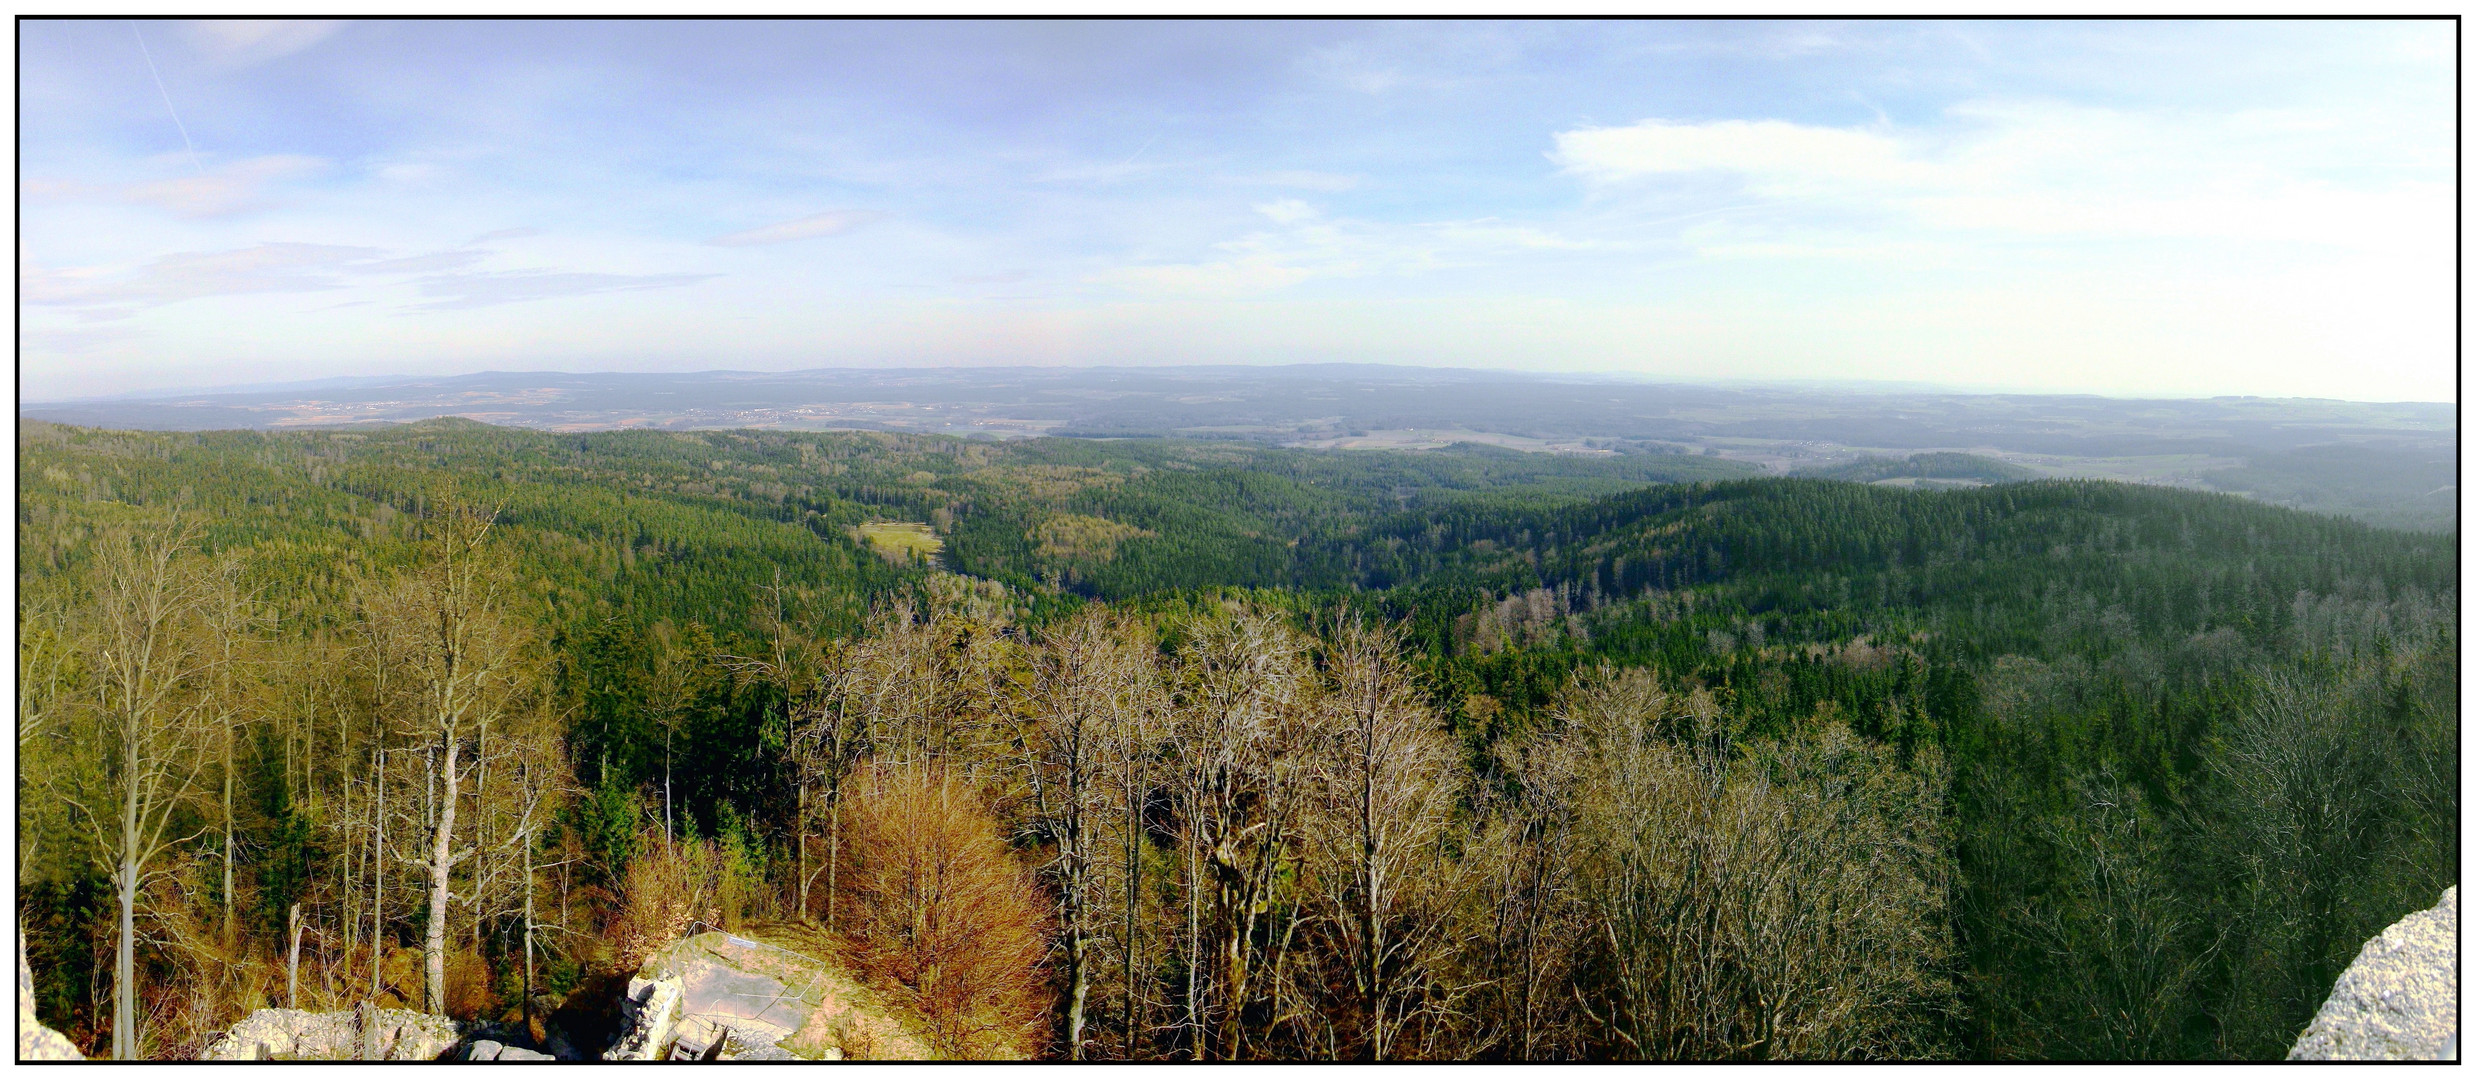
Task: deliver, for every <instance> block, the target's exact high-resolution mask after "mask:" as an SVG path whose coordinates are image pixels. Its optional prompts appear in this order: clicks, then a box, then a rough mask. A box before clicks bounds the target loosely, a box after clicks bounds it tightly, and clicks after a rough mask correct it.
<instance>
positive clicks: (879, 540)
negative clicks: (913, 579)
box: [851, 521, 946, 565]
mask: <svg viewBox="0 0 2476 1080" xmlns="http://www.w3.org/2000/svg"><path fill="white" fill-rule="evenodd" d="M851 531H852V532H853V534H854V535H855V537H856V538H857V539H859V540H861V541H862V542H864V543H866V544H868V546H870V547H872V548H875V549H876V551H877V554H879V555H883V556H885V557H886V558H887V559H888V560H890V561H892V562H894V563H895V564H897V565H908V564H911V563H913V562H922V563H933V562H936V561H937V554H938V553H939V552H941V551H944V550H945V549H946V542H945V541H943V540H940V539H938V538H937V531H936V530H934V529H931V528H929V527H928V526H927V525H924V524H921V523H919V522H915V521H871V522H868V523H866V524H862V525H856V526H853V527H852V530H851Z"/></svg>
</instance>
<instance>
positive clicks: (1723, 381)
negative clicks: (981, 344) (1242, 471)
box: [19, 361, 2458, 409]
mask: <svg viewBox="0 0 2476 1080" xmlns="http://www.w3.org/2000/svg"><path fill="white" fill-rule="evenodd" d="M1319 367H1321V368H1380V369H1389V370H1397V371H1403V372H1412V371H1430V372H1446V373H1454V374H1465V375H1476V376H1490V375H1501V376H1511V377H1518V378H1526V379H1540V380H1547V381H1564V380H1572V381H1577V382H1588V381H1596V380H1604V381H1616V382H1624V383H1634V384H1643V385H1676V386H1690V387H1698V388H1707V389H1718V390H1726V389H1745V390H1763V389H1776V390H1796V389H1837V390H1845V391H1850V392H1855V393H1861V394H1863V393H1882V394H1885V395H1902V394H1905V395H1918V394H1924V395H1936V396H1954V397H1970V396H1985V397H1999V396H2027V397H2094V398H2106V399H2111V400H2120V401H2207V400H2212V399H2223V398H2261V399H2265V400H2294V401H2337V402H2346V403H2349V404H2360V405H2425V404H2433V405H2455V404H2457V403H2458V401H2457V398H2456V397H2455V396H2453V397H2448V398H2441V399H2415V398H2392V399H2378V398H2347V397H2333V396H2327V395H2321V396H2315V395H2295V394H2287V395H2279V394H2199V393H2194V394H2123V393H2115V394H2110V393H2102V392H2097V391H2075V390H2061V389H2039V390H2015V389H2006V388H2003V387H1999V386H1986V385H1976V386H1971V385H1964V384H1954V383H1939V382H1925V381H1918V380H1899V379H1865V378H1840V379H1835V378H1829V377H1814V378H1771V379H1762V378H1736V379H1730V378H1696V377H1693V376H1690V375H1665V374H1657V373H1646V372H1633V371H1526V370H1520V369H1515V368H1487V367H1475V366H1449V365H1440V364H1385V363H1369V362H1358V361H1298V362H1295V363H1287V364H1208V363H1195V364H1005V365H971V364H918V365H873V366H862V365H840V366H836V365H824V366H818V367H808V368H783V369H779V370H766V369H760V368H722V367H717V368H678V369H646V370H611V369H576V370H562V369H557V368H477V369H474V370H470V371H441V372H382V373H378V374H372V375H327V376H313V377H308V378H300V379H277V380H268V381H260V382H238V383H208V384H195V385H185V386H171V387H164V388H160V389H145V390H128V391H120V392H113V393H103V394H94V395H88V396H83V397H60V398H34V397H28V396H24V395H21V396H20V397H19V406H20V408H21V409H23V408H26V407H40V406H47V405H72V404H84V403H99V402H110V401H129V400H144V399H151V398H165V397H189V396H214V395H224V394H251V393H269V392H275V391H281V390H290V389H307V388H312V387H316V386H319V385H337V386H346V385H351V386H384V385H389V384H395V383H412V382H416V381H444V380H452V379H470V378H481V377H487V376H502V377H504V376H525V375H540V376H563V377H570V378H592V377H597V376H606V375H658V376H672V377H684V376H696V375H713V376H796V375H828V374H837V373H850V374H884V373H892V372H917V373H922V374H929V373H947V372H966V371H991V372H1001V371H1027V372H1058V373H1066V372H1101V371H1126V372H1143V371H1162V372H1172V371H1179V370H1192V371H1197V372H1203V371H1229V370H1244V369H1251V368H1252V369H1262V370H1266V371H1280V370H1285V369H1298V368H1319Z"/></svg>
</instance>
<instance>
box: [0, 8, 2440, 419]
mask: <svg viewBox="0 0 2476 1080" xmlns="http://www.w3.org/2000/svg"><path fill="white" fill-rule="evenodd" d="M19 33H20V50H19V55H20V68H19V84H18V88H19V111H20V116H21V126H20V130H19V146H20V165H19V171H20V187H19V191H20V206H21V222H20V223H21V241H20V246H19V250H18V270H19V303H18V308H19V344H20V363H21V367H20V380H21V382H20V391H21V394H22V395H23V396H24V397H26V398H28V399H33V400H41V399H48V398H58V397H67V396H82V395H92V394H107V393H117V392H125V391H129V390H134V389H147V388H175V387H189V386H206V385H221V384H234V383H252V382H263V381H274V380H284V379H296V378H316V377H324V376H330V375H374V374H395V373H425V374H427V373H453V372H466V371H480V370H491V369H497V370H536V369H562V370H698V369H711V368H731V369H743V370H752V369H753V370H762V369H790V368H807V367H830V366H887V365H898V366H906V365H922V366H925V365H938V366H944V365H978V364H1078V365H1080V364H1181V363H1294V362H1314V361H1349V362H1377V363H1407V364H1433V365H1444V366H1459V367H1486V368H1505V369H1519V370H1535V371H1597V372H1631V373H1637V374H1640V375H1643V376H1647V377H1655V378H1667V379H1686V380H1697V381H1708V380H1739V379H1801V380H1802V379H1850V380H1893V381H1923V382H1932V383H1940V384H1946V385H1955V386H1967V387H1976V388H2001V389H2021V390H2058V391H2076V392H2077V391H2086V392H2098V393H2107V394H2118V395H2170V396H2183V395H2206V394H2263V395H2307V396H2322V397H2341V398H2353V399H2359V400H2365V399H2371V400H2398V399H2412V400H2454V399H2455V394H2456V390H2455V386H2454V379H2455V362H2456V361H2455V354H2454V352H2453V333H2454V330H2455V315H2454V312H2453V301H2454V297H2455V284H2454V273H2455V255H2454V251H2453V246H2454V243H2455V233H2454V229H2455V223H2454V217H2453V213H2454V206H2455V202H2454V200H2455V194H2454V192H2453V186H2454V184H2455V182H2456V172H2455V166H2454V163H2453V154H2454V153H2455V147H2456V142H2455V140H2456V132H2455V129H2454V123H2455V121H2454V116H2453V106H2454V95H2455V93H2456V90H2455V85H2454V72H2453V49H2454V47H2455V43H2454V40H2453V37H2452V27H2451V26H2450V24H2448V23H2443V22H2427V23H2370V24H2354V23H2328V22H2313V23H2265V24H2255V23H2198V24H2184V23H2137V24H2108V23H2065V24H2036V23H1997V24H1982V23H1978V24H1971V23H1936V24H1907V23H1854V24H1806V23H1652V22H1639V23H1615V24H1579V23H1544V24H1543V23H1519V24H1487V23H1379V24H1338V23H1305V24H1284V23H1243V24H1215V23H1135V24H1122V23H1119V24H1113V23H1094V24H1075V23H1030V24H1012V23H936V24H911V23H787V24H785V23H773V24H768V23H721V24H695V23H660V24H644V23H582V22H550V23H520V22H483V23H458V22H436V23H388V22H347V23H316V22H312V23H299V22H296V23H195V22H192V23H177V22H141V23H138V24H135V25H133V24H131V23H127V22H25V23H20V24H19ZM141 41H142V42H143V50H141ZM149 57H151V59H152V62H153V71H152V72H150V70H149V66H148V60H149ZM158 75H159V77H160V80H161V86H160V89H159V88H158V85H157V77H158ZM167 99H168V100H167ZM175 116H177V123H176V121H175Z"/></svg>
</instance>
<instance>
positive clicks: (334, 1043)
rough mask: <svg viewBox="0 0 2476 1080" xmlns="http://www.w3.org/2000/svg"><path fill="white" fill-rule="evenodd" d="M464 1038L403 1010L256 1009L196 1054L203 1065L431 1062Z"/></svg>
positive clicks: (434, 1019)
mask: <svg viewBox="0 0 2476 1080" xmlns="http://www.w3.org/2000/svg"><path fill="white" fill-rule="evenodd" d="M463 1038H464V1029H463V1027H462V1025H459V1024H457V1023H456V1022H455V1021H454V1020H451V1019H448V1018H447V1017H444V1016H431V1015H429V1014H427V1013H417V1012H412V1011H410V1010H407V1009H372V1010H369V1020H368V1026H367V1029H366V1030H365V1029H364V1026H363V1021H362V1019H361V1016H360V1015H359V1014H356V1013H350V1012H327V1013H316V1012H306V1011H303V1010H300V1009H260V1010H258V1011H256V1012H253V1013H251V1014H249V1015H248V1016H245V1017H242V1018H241V1022H240V1023H237V1024H234V1025H232V1027H231V1028H229V1029H228V1030H226V1031H225V1032H224V1034H223V1035H222V1037H220V1038H218V1039H217V1040H216V1041H215V1043H214V1044H213V1045H211V1046H209V1047H207V1048H206V1053H205V1054H203V1055H201V1057H202V1058H203V1059H204V1060H207V1061H257V1060H261V1059H266V1058H273V1059H276V1060H281V1061H437V1060H438V1059H439V1058H441V1057H443V1056H445V1055H446V1053H447V1052H448V1051H449V1050H451V1049H454V1048H455V1045H456V1043H458V1042H459V1041H461V1040H462V1039H463Z"/></svg>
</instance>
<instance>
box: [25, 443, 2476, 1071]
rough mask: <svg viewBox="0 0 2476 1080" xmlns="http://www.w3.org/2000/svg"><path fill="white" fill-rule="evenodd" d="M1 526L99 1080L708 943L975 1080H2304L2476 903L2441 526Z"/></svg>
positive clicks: (1561, 520)
mask: <svg viewBox="0 0 2476 1080" xmlns="http://www.w3.org/2000/svg"><path fill="white" fill-rule="evenodd" d="M1942 464H1944V465H1952V463H1942ZM1969 464H1970V463H1969V462H1960V463H1958V465H1952V469H1957V470H1958V471H1952V472H1951V475H1955V476H1959V475H1969V476H1971V478H1973V479H1985V480H2003V479H2005V478H2004V477H2000V476H1983V477H1980V476H1975V475H1974V474H1972V473H1969V472H1968V470H1967V469H1965V468H1961V466H1967V465H1969ZM1947 471H1949V470H1947ZM1938 475H1939V474H1938ZM1867 478H1868V477H1866V476H1857V477H1856V479H1858V480H1863V479H1867ZM18 479H19V494H18V509H17V513H18V537H19V541H18V543H19V547H18V566H19V578H18V589H19V592H18V596H19V601H18V603H19V611H18V626H19V650H18V676H19V677H18V686H19V702H18V710H19V735H18V749H19V777H18V815H19V816H18V821H19V830H18V836H19V848H18V852H17V855H18V885H19V897H20V900H19V910H18V918H19V923H20V927H21V929H22V932H23V934H24V936H25V939H26V944H27V954H28V957H29V960H30V962H31V964H32V966H33V968H34V971H35V973H36V979H37V987H38V994H39V1009H40V1014H41V1016H42V1018H43V1020H44V1022H45V1023H47V1024H50V1025H52V1026H54V1027H57V1028H59V1029H60V1030H62V1031H64V1032H66V1033H68V1034H69V1035H70V1036H71V1037H72V1038H73V1039H75V1040H76V1041H78V1042H79V1043H80V1044H81V1045H82V1046H84V1047H86V1048H87V1049H88V1050H89V1051H90V1052H94V1053H97V1054H108V1055H111V1056H116V1057H135V1056H144V1057H175V1058H176V1057H184V1056H194V1055H195V1054H196V1053H197V1052H199V1050H200V1049H201V1048H202V1047H203V1045H204V1043H205V1042H206V1040H208V1039H209V1038H211V1037H212V1036H213V1034H214V1033H215V1032H217V1031H219V1030H221V1029H222V1028H224V1027H225V1026H227V1025H229V1024H230V1023H232V1022H233V1021H234V1020H235V1019H237V1018H238V1017H239V1016H240V1015H242V1014H244V1013H245V1012H246V1011H247V1010H249V1009H252V1008H256V1007H263V1006H267V1005H284V1004H286V1003H292V1004H296V1005H298V1006H299V1007H302V1008H318V1009H328V1008H349V1007H352V1006H354V1005H356V1004H358V1003H360V1002H362V1001H365V1000H366V1001H375V1002H377V1003H380V1004H382V1005H387V1006H403V1007H412V1008H419V1009H426V1010H428V1011H432V1012H444V1013H450V1014H453V1015H457V1016H460V1017H467V1018H487V1019H492V1020H498V1021H502V1022H505V1023H509V1024H514V1025H528V1026H534V1027H536V1029H537V1030H539V1029H540V1027H541V1026H542V1025H558V1024H566V1025H569V1030H570V1033H571V1035H572V1036H573V1037H577V1038H585V1037H589V1035H590V1027H591V1023H592V1021H591V1018H590V1016H589V1015H588V1014H589V1013H590V1009H589V1008H588V1007H587V1004H586V1003H589V1002H590V1001H591V1000H593V999H594V998H595V996H596V995H601V996H602V997H607V996H608V995H609V994H610V993H611V988H612V985H613V981H614V980H616V981H617V983H619V984H622V985H623V984H624V982H625V979H626V974H627V972H629V971H630V970H632V969H633V968H634V966H635V964H636V962H637V961H638V960H639V959H640V958H641V957H642V956H644V955H645V952H646V950H647V949H649V948H651V947H652V946H654V945H657V944H659V943H660V942H661V941H663V940H666V939H668V938H669V937H671V936H674V935H676V934H677V933H679V932H680V930H681V929H682V928H683V927H685V926H687V925H688V924H689V923H690V922H692V921H699V920H701V921H707V922H711V923H715V924H718V925H728V926H741V925H770V924H799V925H802V926H804V927H811V928H814V929H815V930H816V931H817V932H818V933H819V934H821V935H822V939H824V940H829V941H832V942H835V943H837V947H838V948H840V949H842V950H843V958H844V959H846V960H847V961H848V962H849V963H850V964H851V965H852V967H853V968H854V970H856V971H860V972H863V973H865V975H866V976H867V977H868V978H869V979H871V980H872V981H873V983H874V984H875V985H878V986H880V987H882V988H883V990H884V992H885V993H886V994H887V995H888V997H889V1000H893V1001H897V1002H900V1003H902V1006H903V1007H904V1008H905V1009H907V1010H910V1012H911V1013H912V1014H914V1015H916V1017H917V1019H918V1022H919V1026H920V1028H921V1030H924V1031H928V1032H930V1033H931V1034H932V1037H933V1039H932V1041H933V1043H934V1047H935V1050H936V1052H938V1053H940V1054H945V1055H949V1056H957V1057H987V1056H1013V1055H1036V1056H1046V1057H1056V1058H1137V1059H1155V1060H1196V1059H1212V1060H1221V1059H1299V1058H1313V1059H1326V1058H1334V1059H1389V1058H1403V1059H1411V1058H1430V1059H1435V1058H1442V1059H1480V1060H1499V1061H1502V1060H1542V1059H1573V1058H1584V1059H1645V1058H1647V1059H1700V1060H1713V1059H1756V1058H1772V1059H1845V1058H1996V1059H2021V1058H2028V1059H2059V1058H2073V1059H2086V1058H2105V1059H2127V1058H2130V1059H2190V1058H2276V1057H2280V1056H2283V1054H2284V1053H2285V1050H2286V1048H2287V1046H2288V1044H2289V1043H2290V1042H2291V1041H2292V1040H2293V1039H2294V1037H2295V1035H2296V1033H2297V1032H2298V1031H2299V1030H2300V1029H2301V1028H2302V1027H2303V1026H2304V1024H2305V1023H2306V1022H2307V1021H2308V1020H2309V1019H2310V1017H2311V1015H2312V1013H2313V1011H2314V1009H2315V1008H2316V1007H2317V1006H2318V1005H2319V1003H2320V1001H2321V999H2322V997H2323V996H2324V995H2325V994H2326V993H2327V992H2328V989H2329V987H2330V984H2331V982H2332V981H2333V979H2334V978H2335V977H2336V976H2337V974H2338V972H2339V971H2340V970H2342V969H2343V968H2344V966H2345V965H2346V963H2347V962H2348V960H2349V959H2350V958H2352V957H2353V955H2354V953H2355V951H2356V949H2357V948H2358V946H2359V945H2361V944H2362V942H2363V941H2364V939H2365V938H2367V937H2369V936H2371V935H2372V934H2374V933H2377V932H2378V931H2379V930H2380V929H2381V928H2382V927H2383V926H2385V925H2387V924H2389V923H2390V922H2392V921H2394V920H2396V919H2397V918H2399V917H2400V916H2401V915H2403V914H2405V913H2407V912H2409V911H2413V910H2417V909H2420V908H2424V907H2428V906H2430V905H2431V904H2432V903H2433V902H2434V898H2435V897H2436V896H2437V895H2438V894H2439V893H2440V891H2441V890H2442V889H2443V888H2445V887H2447V886H2449V885H2451V884H2455V882H2456V867H2457V865H2458V862H2457V860H2458V848H2457V821H2458V802H2457V798H2458V790H2457V763H2458V759H2457V733H2458V712H2457V686H2458V666H2457V665H2458V660H2457V656H2458V653H2457V635H2458V623H2457V611H2458V588H2459V584H2458V579H2457V540H2456V538H2455V536H2448V535H2434V534H2426V533H2411V532H2398V531H2389V530H2384V529H2379V528H2374V527H2370V526H2367V525H2363V524H2360V523H2357V522H2353V521H2348V520H2343V519H2337V518H2330V517H2323V516H2317V515H2311V514H2304V513H2299V512H2295V511H2290V510H2284V509H2278V508H2274V507H2269V506H2264V505H2261V504H2258V503H2252V502H2247V501H2243V500H2240V499H2237V498H2234V497H2230V496H2223V495H2212V494H2201V493H2195V492H2189V491H2180V490H2170V489H2163V488H2148V487H2135V486H2126V485H2119V484H2111V483H2102V482H2092V481H2028V482H1999V483H1992V484H1990V485H1988V486H1981V487H1971V488H1967V489H1965V490H1911V489H1903V488H1894V487H1886V486H1879V485H1869V484H1866V483H1860V482H1852V481H1851V480H1844V479H1828V478H1796V479H1770V478H1755V477H1749V476H1747V475H1746V469H1745V467H1743V466H1740V465H1736V464H1734V463H1730V462H1725V461H1721V460H1718V459H1715V458H1706V457H1699V456H1686V455H1678V454H1655V453H1638V454H1615V455H1606V456H1600V457H1578V456H1559V455H1544V454H1540V455H1525V454H1518V453H1514V452H1510V451H1502V450H1496V449H1492V448H1487V447H1479V446H1469V445H1464V446H1457V447H1453V448H1450V449H1447V450H1439V451H1424V452H1375V451H1343V452H1315V451H1303V450H1277V449H1267V448H1260V447H1251V446H1244V445H1237V444H1225V443H1211V442H1188V441H1178V440H1161V439H1126V440H1109V441H1089V440H1073V439H1043V440H1027V441H1020V442H1005V443H999V442H991V441H985V440H966V439H955V438H947V437H940V436H912V435H892V434H885V433H865V432H863V433H791V432H776V431H738V432H721V431H714V432H698V433H692V434H680V433H655V432H596V433H588V434H572V433H571V434H559V433H548V432H537V431H517V430H510V429H499V428H490V427H486V426H482V425H478V424H473V423H470V422H462V421H441V422H428V423H423V424H416V425H409V426H406V427H402V428H397V429H389V430H370V431H354V432H290V433H252V432H204V433H142V432H122V431H104V430H94V429H82V428H71V427H63V426H56V425H50V424H41V423H21V425H20V432H19V447H18ZM890 522H910V523H918V524H919V525H922V526H925V527H926V529H925V535H926V536H927V537H930V538H932V539H933V542H931V543H927V544H926V545H925V546H921V545H918V544H913V545H894V544H888V543H884V542H881V537H882V536H883V535H884V534H883V533H881V532H872V531H871V530H870V529H868V528H866V527H867V526H871V525H881V524H883V523H890ZM923 928H926V929H923Z"/></svg>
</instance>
